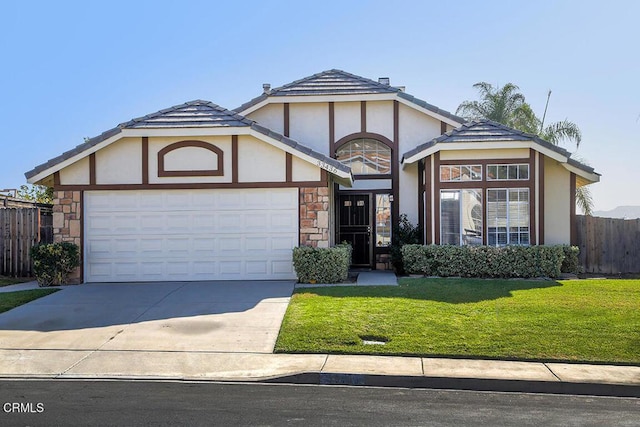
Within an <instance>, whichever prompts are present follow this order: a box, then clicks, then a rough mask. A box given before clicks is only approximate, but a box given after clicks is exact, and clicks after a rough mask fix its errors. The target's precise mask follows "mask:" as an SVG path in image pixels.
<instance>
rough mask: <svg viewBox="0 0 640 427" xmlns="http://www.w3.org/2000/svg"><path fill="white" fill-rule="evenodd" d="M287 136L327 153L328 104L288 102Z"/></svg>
mask: <svg viewBox="0 0 640 427" xmlns="http://www.w3.org/2000/svg"><path fill="white" fill-rule="evenodd" d="M289 136H290V137H291V138H293V139H295V140H296V141H299V142H300V143H302V144H303V145H306V146H307V147H309V148H311V149H313V150H315V151H318V152H319V153H323V154H329V105H328V104H327V103H326V102H321V103H318V104H311V103H304V104H290V105H289Z"/></svg>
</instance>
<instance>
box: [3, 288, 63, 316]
mask: <svg viewBox="0 0 640 427" xmlns="http://www.w3.org/2000/svg"><path fill="white" fill-rule="evenodd" d="M59 290H60V289H31V290H28V291H16V292H2V293H0V313H3V312H5V311H9V310H11V309H12V308H15V307H18V306H20V305H22V304H26V303H28V302H30V301H33V300H35V299H38V298H42V297H44V296H46V295H49V294H52V293H54V292H58V291H59Z"/></svg>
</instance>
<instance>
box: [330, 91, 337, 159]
mask: <svg viewBox="0 0 640 427" xmlns="http://www.w3.org/2000/svg"><path fill="white" fill-rule="evenodd" d="M335 145H336V111H335V105H334V103H333V102H329V152H330V153H331V157H335V154H336V149H335Z"/></svg>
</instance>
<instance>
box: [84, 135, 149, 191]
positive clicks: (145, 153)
mask: <svg viewBox="0 0 640 427" xmlns="http://www.w3.org/2000/svg"><path fill="white" fill-rule="evenodd" d="M142 183H143V184H148V183H149V137H148V136H143V137H142ZM94 184H95V183H94Z"/></svg>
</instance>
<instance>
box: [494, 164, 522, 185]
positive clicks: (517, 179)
mask: <svg viewBox="0 0 640 427" xmlns="http://www.w3.org/2000/svg"><path fill="white" fill-rule="evenodd" d="M523 166H526V167H527V177H526V178H520V168H521V167H523ZM493 167H495V168H496V174H495V175H496V177H495V178H492V177H491V175H490V174H489V168H493ZM501 167H504V168H506V178H498V175H499V170H500V168H501ZM510 168H515V170H516V176H517V177H516V178H510V172H509V169H510ZM529 179H531V167H530V165H529V163H488V164H487V165H486V180H487V182H492V181H529Z"/></svg>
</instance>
